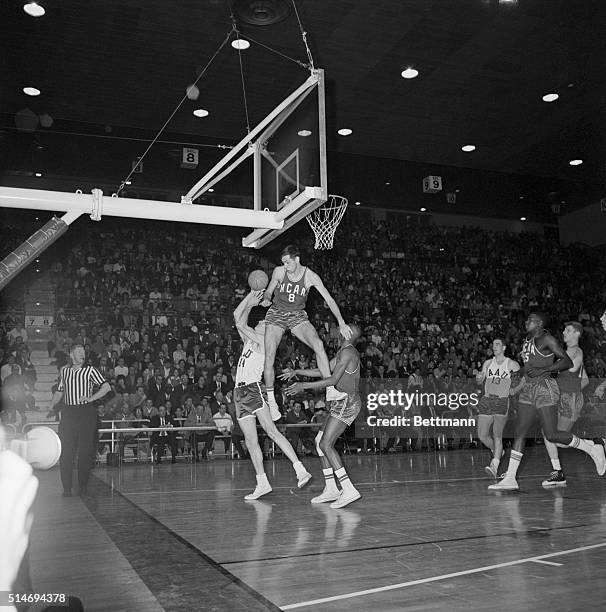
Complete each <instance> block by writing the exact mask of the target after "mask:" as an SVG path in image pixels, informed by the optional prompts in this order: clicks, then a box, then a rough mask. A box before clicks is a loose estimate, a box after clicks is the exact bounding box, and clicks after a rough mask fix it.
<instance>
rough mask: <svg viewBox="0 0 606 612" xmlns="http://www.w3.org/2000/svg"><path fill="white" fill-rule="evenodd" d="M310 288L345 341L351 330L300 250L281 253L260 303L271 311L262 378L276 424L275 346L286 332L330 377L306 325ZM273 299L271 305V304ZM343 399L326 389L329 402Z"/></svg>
mask: <svg viewBox="0 0 606 612" xmlns="http://www.w3.org/2000/svg"><path fill="white" fill-rule="evenodd" d="M312 287H315V288H316V290H317V291H318V292H319V293H320V295H321V296H322V297H323V298H324V300H325V302H326V304H327V306H328V308H330V311H331V312H332V313H333V315H334V316H335V318H336V319H337V322H338V323H339V331H340V332H341V335H342V336H343V337H344V338H345V339H346V340H349V339H350V338H351V329H350V328H349V326H348V325H347V324H346V323H345V321H344V319H343V317H342V316H341V311H340V310H339V307H338V306H337V303H336V302H335V300H334V299H333V297H332V296H331V295H330V293H329V292H328V289H326V287H325V286H324V283H323V282H322V279H321V278H320V277H319V276H318V275H317V274H316V273H315V272H312V271H311V270H310V269H309V268H307V267H304V266H302V265H301V261H300V253H299V249H298V248H297V247H295V246H293V245H288V246H287V247H286V248H285V249H284V250H283V251H282V265H281V266H277V267H276V268H274V271H273V273H272V275H271V282H270V283H269V286H268V287H267V289H266V290H265V293H264V297H265V300H264V301H263V303H262V306H269V305H270V304H271V308H270V309H269V311H268V312H267V316H266V317H265V324H266V328H265V369H264V372H263V375H264V379H265V385H266V387H267V397H268V400H269V407H270V409H271V414H272V418H273V419H274V420H278V419H279V418H280V416H281V414H280V410H279V408H278V404H277V403H276V398H275V395H274V380H275V372H274V362H275V359H276V351H277V350H278V345H279V344H280V341H281V340H282V336H283V335H284V332H285V331H286V330H290V332H291V333H292V334H293V335H294V336H296V337H297V338H298V339H299V340H301V342H304V343H305V344H306V345H307V346H309V347H310V348H311V349H313V351H314V352H315V354H316V362H317V364H318V369H319V370H320V372H321V373H322V378H329V377H330V365H329V363H328V357H327V356H326V351H325V350H324V344H323V343H322V340H321V339H320V337H319V336H318V332H317V331H316V329H315V328H314V326H313V325H312V324H311V323H310V322H309V320H308V318H307V313H306V312H305V304H306V302H307V298H308V296H309V291H310V289H311V288H312ZM272 297H273V303H272V302H271V299H272ZM343 397H344V394H343V393H339V392H337V391H336V389H335V388H334V386H331V387H328V388H327V389H326V399H327V400H328V401H331V400H338V399H342V398H343Z"/></svg>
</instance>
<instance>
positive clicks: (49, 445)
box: [25, 427, 61, 470]
mask: <svg viewBox="0 0 606 612" xmlns="http://www.w3.org/2000/svg"><path fill="white" fill-rule="evenodd" d="M25 438H26V440H27V451H26V452H27V456H26V459H27V462H28V463H29V464H31V466H32V467H33V468H35V469H37V470H49V469H50V468H52V467H53V466H54V465H56V464H57V461H59V457H60V456H61V440H59V436H58V435H57V434H56V433H55V431H54V430H52V429H51V428H50V427H34V428H33V429H31V430H30V431H28V432H27V435H26V437H25Z"/></svg>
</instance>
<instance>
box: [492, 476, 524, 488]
mask: <svg viewBox="0 0 606 612" xmlns="http://www.w3.org/2000/svg"><path fill="white" fill-rule="evenodd" d="M488 488H489V489H490V490H491V491H517V490H519V488H520V486H519V485H518V481H517V480H516V479H515V478H514V477H513V476H509V475H508V474H505V478H503V480H499V482H495V483H494V484H491V485H490V486H489V487H488Z"/></svg>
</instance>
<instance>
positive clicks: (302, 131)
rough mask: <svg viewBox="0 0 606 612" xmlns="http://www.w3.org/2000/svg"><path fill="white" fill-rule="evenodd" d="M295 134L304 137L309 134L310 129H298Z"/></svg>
mask: <svg viewBox="0 0 606 612" xmlns="http://www.w3.org/2000/svg"><path fill="white" fill-rule="evenodd" d="M297 134H298V135H299V136H303V137H305V136H311V131H310V130H299V131H298V132H297Z"/></svg>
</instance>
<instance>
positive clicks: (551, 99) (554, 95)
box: [543, 93, 560, 102]
mask: <svg viewBox="0 0 606 612" xmlns="http://www.w3.org/2000/svg"><path fill="white" fill-rule="evenodd" d="M559 97H560V96H559V95H558V94H557V93H548V94H545V95H544V96H543V102H555V101H556V100H557V99H558V98H559Z"/></svg>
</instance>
